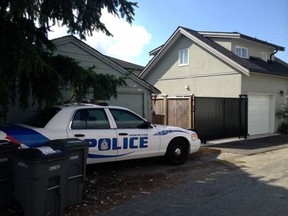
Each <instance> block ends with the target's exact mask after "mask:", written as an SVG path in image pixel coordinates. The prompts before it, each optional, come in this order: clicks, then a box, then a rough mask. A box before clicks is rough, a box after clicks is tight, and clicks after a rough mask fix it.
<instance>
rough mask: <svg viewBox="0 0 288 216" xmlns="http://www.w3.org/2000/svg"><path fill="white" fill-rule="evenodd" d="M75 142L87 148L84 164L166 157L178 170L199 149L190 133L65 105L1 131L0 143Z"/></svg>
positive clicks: (123, 112) (126, 113)
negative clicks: (68, 139) (68, 140)
mask: <svg viewBox="0 0 288 216" xmlns="http://www.w3.org/2000/svg"><path fill="white" fill-rule="evenodd" d="M75 137H76V138H79V139H83V140H85V141H87V142H89V143H90V146H89V153H88V159H87V163H88V164H92V163H102V162H111V161H120V160H129V159H136V158H146V157H157V156H165V158H166V159H167V161H168V162H169V163H170V164H174V165H179V164H182V163H184V162H185V160H186V159H187V156H188V154H189V153H193V152H196V151H198V150H199V148H200V140H199V139H198V136H197V134H196V133H195V132H193V131H191V130H186V129H183V128H178V127H172V126H163V125H153V124H151V123H149V122H148V121H146V120H145V119H143V118H142V117H140V116H139V115H137V114H136V113H134V112H132V111H131V110H128V109H126V108H123V107H118V106H100V105H94V104H66V105H61V106H55V107H52V108H48V109H44V110H42V111H41V112H39V113H37V114H36V115H35V116H33V117H32V118H31V119H30V120H29V121H27V122H26V123H25V124H17V125H2V126H0V140H9V141H10V142H13V143H16V144H20V145H21V146H22V147H24V148H29V147H36V146H39V145H43V143H45V142H47V141H49V140H53V139H66V138H75Z"/></svg>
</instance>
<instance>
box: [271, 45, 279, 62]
mask: <svg viewBox="0 0 288 216" xmlns="http://www.w3.org/2000/svg"><path fill="white" fill-rule="evenodd" d="M277 52H278V48H276V50H275V52H273V53H272V54H271V55H270V61H272V56H273V55H275V54H276V53H277Z"/></svg>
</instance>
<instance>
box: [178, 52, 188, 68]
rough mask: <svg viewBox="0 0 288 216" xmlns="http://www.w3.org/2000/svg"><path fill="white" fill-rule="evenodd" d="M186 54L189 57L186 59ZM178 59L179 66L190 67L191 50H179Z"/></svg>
mask: <svg viewBox="0 0 288 216" xmlns="http://www.w3.org/2000/svg"><path fill="white" fill-rule="evenodd" d="M186 51H187V52H186ZM186 53H187V56H186V58H185V54H186ZM178 59H179V61H178V64H179V66H187V65H189V49H188V48H183V49H179V52H178ZM184 60H186V61H184Z"/></svg>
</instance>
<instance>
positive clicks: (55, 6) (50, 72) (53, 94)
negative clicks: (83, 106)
mask: <svg viewBox="0 0 288 216" xmlns="http://www.w3.org/2000/svg"><path fill="white" fill-rule="evenodd" d="M135 7H137V3H135V2H130V1H126V0H62V1H59V0H21V1H19V0H1V1H0V41H1V43H0V77H1V81H0V118H1V117H2V118H3V117H4V116H5V115H6V113H7V107H8V104H9V103H10V102H15V100H18V101H19V104H20V106H21V107H22V108H27V107H28V101H29V97H30V96H32V99H33V102H35V103H37V104H38V105H40V106H41V105H42V104H43V103H45V104H48V105H50V104H52V103H55V102H56V101H57V99H58V98H59V97H60V95H61V92H60V90H59V86H63V85H70V86H71V88H72V89H74V90H75V91H74V94H75V97H76V98H77V99H80V98H81V97H83V96H84V95H85V94H86V93H87V91H88V89H89V88H91V87H92V88H93V89H94V90H93V92H94V96H96V97H97V98H98V99H99V98H101V99H103V98H106V99H107V98H110V97H111V96H114V97H116V96H117V93H116V89H117V87H118V86H122V85H125V77H120V78H116V77H113V76H108V75H103V74H96V73H95V72H93V73H92V70H91V68H90V69H84V68H81V67H80V66H79V64H78V63H77V62H76V61H74V60H73V59H71V58H68V57H63V56H62V57H61V56H54V55H53V52H54V51H55V47H54V45H53V43H52V42H51V41H49V39H48V32H49V31H50V28H51V27H52V26H54V25H60V26H64V25H65V26H67V27H68V33H70V34H78V35H79V36H80V38H81V39H85V36H87V35H89V36H90V35H92V34H93V32H94V31H97V30H100V31H102V32H104V33H106V35H107V36H112V34H111V33H110V32H109V30H108V29H107V28H106V26H105V24H104V23H102V22H101V21H100V18H101V16H102V11H103V10H107V11H108V12H109V13H111V14H113V15H115V16H117V17H121V18H125V19H126V21H127V22H128V23H132V21H133V16H134V8H135ZM63 67H66V68H65V69H63ZM101 84H102V85H104V86H105V87H106V86H109V88H105V89H106V91H105V92H104V91H103V88H102V86H101ZM99 90H101V91H99Z"/></svg>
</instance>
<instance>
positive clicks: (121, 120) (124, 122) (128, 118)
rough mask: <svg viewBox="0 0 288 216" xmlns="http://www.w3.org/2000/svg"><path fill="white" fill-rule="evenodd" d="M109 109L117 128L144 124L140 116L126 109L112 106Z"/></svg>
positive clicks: (135, 126)
mask: <svg viewBox="0 0 288 216" xmlns="http://www.w3.org/2000/svg"><path fill="white" fill-rule="evenodd" d="M109 110H110V112H111V114H112V116H113V118H114V120H115V122H116V125H117V128H141V126H142V125H144V124H145V121H144V120H143V119H142V118H140V117H139V116H137V115H135V114H134V113H132V112H129V111H128V110H122V109H114V108H113V109H109Z"/></svg>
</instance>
